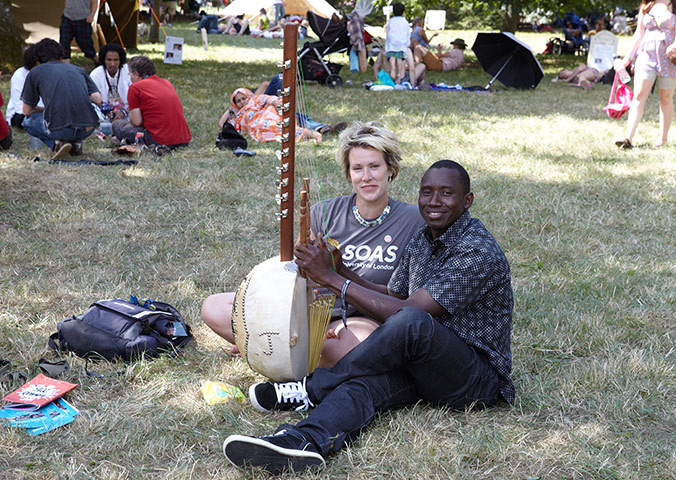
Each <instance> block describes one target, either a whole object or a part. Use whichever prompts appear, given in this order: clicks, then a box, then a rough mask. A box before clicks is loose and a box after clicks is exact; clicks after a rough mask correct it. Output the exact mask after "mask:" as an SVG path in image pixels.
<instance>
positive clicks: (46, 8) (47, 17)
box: [11, 0, 138, 48]
mask: <svg viewBox="0 0 676 480" xmlns="http://www.w3.org/2000/svg"><path fill="white" fill-rule="evenodd" d="M106 3H107V4H108V6H109V8H110V12H111V13H112V15H113V18H114V19H115V24H116V25H117V28H118V29H119V30H120V36H121V37H122V41H123V42H124V46H125V47H127V48H135V47H136V44H137V30H138V0H106ZM11 5H12V13H13V14H14V22H15V23H16V26H17V28H18V29H19V32H20V33H21V34H23V35H25V36H26V37H27V38H26V43H37V42H39V41H40V40H42V39H43V38H53V39H54V40H56V41H58V40H59V25H60V24H61V14H62V13H63V8H64V7H65V5H66V1H65V0H50V1H49V2H45V1H44V0H11ZM98 23H99V25H100V26H101V29H102V30H103V34H104V36H105V37H106V41H107V42H114V43H120V41H119V39H118V38H117V33H116V31H115V27H114V26H112V25H111V21H110V17H109V16H108V15H107V14H106V9H105V8H100V9H99V17H98Z"/></svg>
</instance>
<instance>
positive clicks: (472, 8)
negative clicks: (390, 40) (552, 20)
mask: <svg viewBox="0 0 676 480" xmlns="http://www.w3.org/2000/svg"><path fill="white" fill-rule="evenodd" d="M373 3H374V10H375V9H382V7H383V6H385V5H388V4H391V3H392V0H375V1H374V2H373ZM402 3H404V5H406V16H407V17H409V18H413V17H417V16H424V15H425V11H426V10H430V9H434V10H437V9H438V10H446V18H447V21H448V22H449V23H452V24H455V23H456V22H458V21H459V22H461V23H463V24H466V22H464V21H463V19H464V18H465V17H466V16H469V17H470V18H472V17H474V18H475V19H476V21H477V22H479V23H478V24H475V25H463V26H467V27H469V28H483V27H491V28H496V29H500V30H503V31H509V32H514V31H516V29H517V27H518V26H519V22H520V21H521V19H522V18H523V16H524V15H525V14H527V13H529V12H532V11H536V10H539V11H542V12H548V13H551V14H553V15H554V17H556V16H557V15H558V16H561V15H563V14H564V13H566V12H569V11H571V10H572V11H575V12H577V13H578V14H579V15H580V16H585V15H587V14H589V13H592V12H593V13H595V14H597V15H599V14H603V13H610V12H611V11H612V10H613V9H615V7H617V6H620V7H624V8H626V9H627V10H633V9H635V8H637V6H638V4H639V2H638V1H636V0H633V1H632V0H554V1H552V0H442V1H440V0H403V1H402ZM463 12H464V13H465V15H462V16H461V15H459V13H463ZM482 19H483V20H482ZM486 21H488V22H489V23H490V25H485V23H486Z"/></svg>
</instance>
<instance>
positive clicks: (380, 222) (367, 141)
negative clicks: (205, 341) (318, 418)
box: [202, 122, 424, 367]
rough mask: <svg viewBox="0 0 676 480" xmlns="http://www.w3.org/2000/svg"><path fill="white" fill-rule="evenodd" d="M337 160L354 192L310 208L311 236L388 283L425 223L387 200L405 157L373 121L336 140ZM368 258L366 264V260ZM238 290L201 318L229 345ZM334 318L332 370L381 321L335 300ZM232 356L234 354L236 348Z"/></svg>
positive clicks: (211, 304)
mask: <svg viewBox="0 0 676 480" xmlns="http://www.w3.org/2000/svg"><path fill="white" fill-rule="evenodd" d="M336 159H337V160H338V162H339V163H340V165H341V169H342V171H343V174H344V175H345V178H346V179H347V181H348V183H349V184H350V185H351V187H352V190H353V193H352V194H351V195H344V196H340V197H335V198H330V199H327V200H325V201H323V202H320V203H315V204H314V205H312V207H311V210H310V223H311V229H312V232H315V233H321V234H322V235H323V236H324V237H325V238H326V237H329V238H330V239H331V240H330V243H331V245H333V246H336V247H338V248H339V249H340V251H341V252H342V260H343V263H344V265H345V266H346V267H347V268H350V269H352V270H353V271H354V272H355V273H357V274H359V275H360V276H362V277H363V278H366V279H368V280H369V281H371V282H373V283H377V284H381V285H385V284H387V282H388V281H389V279H390V276H391V275H392V272H393V271H394V269H395V268H396V267H397V265H398V264H399V260H400V259H401V257H402V255H403V253H404V250H405V248H406V245H408V242H409V240H410V239H411V237H412V236H413V234H414V233H415V232H416V231H417V230H418V229H419V228H421V227H423V226H424V222H423V220H422V217H421V216H420V213H419V211H418V209H417V208H416V206H415V205H409V204H407V203H404V202H399V201H397V200H394V199H393V198H391V197H390V196H389V184H390V183H391V182H392V181H393V180H394V179H395V178H396V176H397V173H398V172H399V168H400V162H401V159H402V151H401V146H400V145H399V142H398V140H397V138H396V137H395V136H394V133H392V132H391V131H390V130H388V129H386V128H384V127H382V126H380V125H379V124H377V123H375V122H368V123H361V122H355V123H354V124H353V125H351V126H350V127H349V128H348V129H347V130H345V131H344V132H343V133H342V134H341V135H340V138H339V139H338V150H337V151H336ZM366 258H368V261H366V260H365V259H366ZM234 297H235V294H234V292H225V293H216V294H214V295H211V296H209V297H208V298H207V299H206V300H205V301H204V304H203V305H202V319H203V320H204V323H206V325H207V326H208V327H209V328H211V329H212V330H213V331H214V332H215V333H217V334H218V335H220V336H221V337H223V338H224V339H225V340H227V341H228V342H230V343H234V336H233V334H232V323H231V319H232V305H233V301H234ZM336 301H337V304H336V307H335V308H334V315H333V318H332V321H331V323H330V324H329V327H328V332H327V338H326V340H325V342H324V346H323V348H322V354H321V359H320V366H322V367H330V366H333V365H334V364H335V363H336V362H337V361H338V360H339V359H340V358H342V357H343V356H344V355H345V354H346V353H347V352H348V351H350V350H351V349H352V348H354V346H356V345H357V344H358V343H360V342H362V341H363V340H364V339H365V338H366V337H368V336H369V335H370V334H371V332H373V330H375V328H376V327H377V326H378V325H380V322H377V321H375V320H373V319H372V318H370V317H367V316H365V315H363V314H361V313H360V312H358V311H357V310H356V309H355V308H353V307H350V306H346V309H347V312H346V315H347V316H346V323H347V326H348V328H347V329H345V326H344V324H343V321H342V302H341V300H340V298H337V299H336ZM231 351H233V353H234V352H235V351H236V349H235V347H232V350H231Z"/></svg>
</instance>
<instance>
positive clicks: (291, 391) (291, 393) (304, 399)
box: [275, 379, 314, 412]
mask: <svg viewBox="0 0 676 480" xmlns="http://www.w3.org/2000/svg"><path fill="white" fill-rule="evenodd" d="M275 393H276V394H277V402H278V403H300V404H301V405H298V406H297V407H296V408H295V411H297V412H302V411H305V410H307V409H308V408H309V407H314V405H313V404H312V402H310V399H309V398H308V395H307V392H306V391H305V379H303V381H302V382H285V383H275Z"/></svg>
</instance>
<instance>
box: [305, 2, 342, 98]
mask: <svg viewBox="0 0 676 480" xmlns="http://www.w3.org/2000/svg"><path fill="white" fill-rule="evenodd" d="M307 21H308V24H309V25H310V28H311V29H312V31H313V32H314V33H315V35H317V36H318V37H319V41H317V42H311V43H310V42H305V44H304V45H303V48H301V49H300V51H299V52H298V61H299V62H300V66H301V69H302V71H303V77H304V78H305V80H315V81H317V82H319V83H324V84H325V85H328V86H329V87H331V88H335V87H342V86H343V79H342V78H341V77H340V75H339V74H340V69H341V68H343V66H342V65H339V64H337V63H332V62H328V61H327V62H325V61H324V59H323V57H324V55H328V54H329V53H341V52H346V51H347V49H348V48H349V47H350V37H349V36H348V34H347V26H346V25H345V23H344V22H340V23H336V22H332V21H331V20H329V19H328V18H324V17H321V16H319V15H317V14H316V13H313V12H307Z"/></svg>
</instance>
